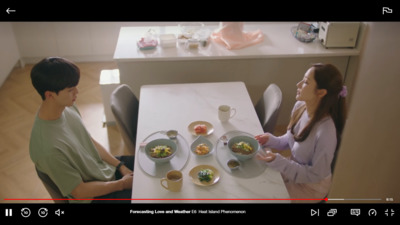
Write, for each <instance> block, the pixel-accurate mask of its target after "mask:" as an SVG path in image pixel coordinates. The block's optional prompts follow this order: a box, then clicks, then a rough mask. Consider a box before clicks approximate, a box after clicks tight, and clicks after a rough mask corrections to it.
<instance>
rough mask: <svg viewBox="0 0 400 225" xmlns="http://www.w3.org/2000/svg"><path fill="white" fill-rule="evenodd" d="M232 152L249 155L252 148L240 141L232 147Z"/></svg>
mask: <svg viewBox="0 0 400 225" xmlns="http://www.w3.org/2000/svg"><path fill="white" fill-rule="evenodd" d="M232 151H233V152H235V153H238V154H242V155H249V154H251V153H252V152H253V147H251V145H250V144H249V143H247V142H244V141H241V142H238V143H235V144H233V145H232Z"/></svg>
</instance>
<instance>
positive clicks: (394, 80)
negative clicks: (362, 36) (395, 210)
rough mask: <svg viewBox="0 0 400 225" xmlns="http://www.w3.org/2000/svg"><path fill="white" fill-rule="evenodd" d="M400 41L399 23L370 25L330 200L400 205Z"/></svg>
mask: <svg viewBox="0 0 400 225" xmlns="http://www.w3.org/2000/svg"><path fill="white" fill-rule="evenodd" d="M399 37H400V23H383V22H382V23H381V22H378V23H370V24H369V30H368V34H367V38H366V42H365V46H364V50H363V52H362V54H361V56H360V65H359V73H358V77H357V81H356V84H355V87H354V90H353V98H352V103H351V108H350V111H349V116H348V120H347V123H346V127H345V130H344V134H343V135H344V138H343V141H342V145H341V148H340V152H339V157H338V161H337V166H336V171H335V174H334V179H333V186H332V189H331V192H330V195H329V198H352V199H354V198H362V199H366V198H382V200H383V201H386V198H393V200H394V201H395V202H400V191H399V190H400V179H399V171H400V163H399V160H400V150H399V138H400V87H399V84H400V63H399V58H400V42H399ZM360 202H365V201H360Z"/></svg>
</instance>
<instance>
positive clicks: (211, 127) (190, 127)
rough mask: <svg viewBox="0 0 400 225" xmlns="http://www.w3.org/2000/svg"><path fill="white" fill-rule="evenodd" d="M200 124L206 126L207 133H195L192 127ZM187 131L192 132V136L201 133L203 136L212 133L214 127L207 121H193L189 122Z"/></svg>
mask: <svg viewBox="0 0 400 225" xmlns="http://www.w3.org/2000/svg"><path fill="white" fill-rule="evenodd" d="M200 124H204V125H206V127H207V133H206V134H196V131H194V127H195V126H197V125H200ZM188 129H189V132H190V133H191V134H193V135H194V136H199V135H203V136H208V135H210V134H212V132H214V127H213V125H212V124H211V123H209V122H207V121H194V122H192V123H191V124H189V126H188Z"/></svg>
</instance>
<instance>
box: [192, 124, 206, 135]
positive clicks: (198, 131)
mask: <svg viewBox="0 0 400 225" xmlns="http://www.w3.org/2000/svg"><path fill="white" fill-rule="evenodd" d="M194 132H196V134H207V126H206V125H204V124H198V125H196V126H194Z"/></svg>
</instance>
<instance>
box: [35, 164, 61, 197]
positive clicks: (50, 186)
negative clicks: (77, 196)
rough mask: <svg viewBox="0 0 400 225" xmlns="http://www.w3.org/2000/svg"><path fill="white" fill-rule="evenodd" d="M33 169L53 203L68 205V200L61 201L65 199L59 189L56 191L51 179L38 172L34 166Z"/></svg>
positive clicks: (56, 188)
mask: <svg viewBox="0 0 400 225" xmlns="http://www.w3.org/2000/svg"><path fill="white" fill-rule="evenodd" d="M35 169H36V173H37V175H38V177H39V178H40V180H41V181H42V183H43V185H44V187H45V188H46V190H47V192H49V194H50V196H51V198H52V199H53V201H54V203H69V201H68V200H63V199H66V197H64V196H63V195H62V193H61V191H60V189H58V187H57V185H56V184H55V183H54V182H53V181H52V180H51V178H50V177H49V176H48V175H47V174H45V173H43V172H41V171H40V170H38V169H37V168H36V166H35Z"/></svg>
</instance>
